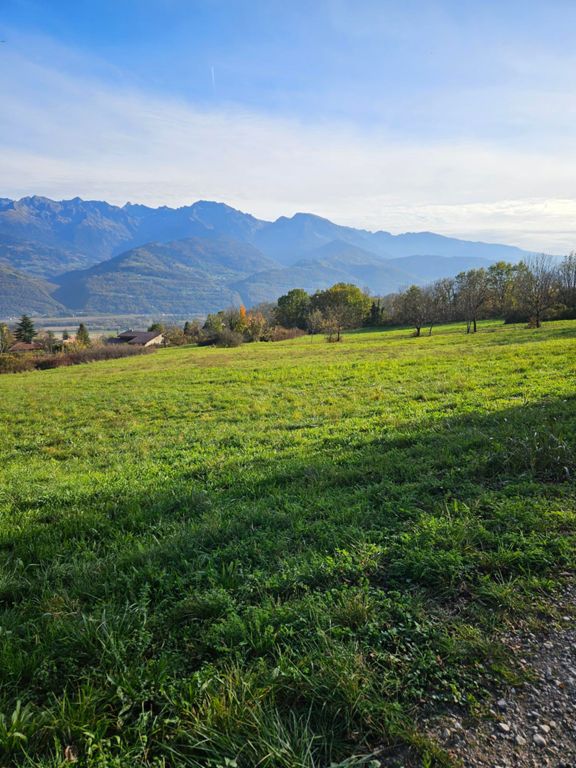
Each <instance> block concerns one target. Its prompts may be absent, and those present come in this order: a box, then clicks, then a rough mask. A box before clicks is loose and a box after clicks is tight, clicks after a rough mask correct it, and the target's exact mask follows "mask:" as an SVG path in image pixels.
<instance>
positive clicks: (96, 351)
mask: <svg viewBox="0 0 576 768" xmlns="http://www.w3.org/2000/svg"><path fill="white" fill-rule="evenodd" d="M154 351H155V349H154V347H131V346H129V345H128V344H117V345H115V346H111V345H110V346H105V345H103V346H98V347H89V348H84V349H75V350H74V351H70V352H57V353H56V354H53V355H41V356H37V355H0V373H21V372H22V371H32V370H34V369H37V370H40V371H43V370H48V369H50V368H61V367H63V366H67V365H80V364H81V363H92V362H96V361H98V360H116V359H118V358H121V357H133V356H134V355H145V354H148V353H150V352H154Z"/></svg>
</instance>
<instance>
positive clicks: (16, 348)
mask: <svg viewBox="0 0 576 768" xmlns="http://www.w3.org/2000/svg"><path fill="white" fill-rule="evenodd" d="M37 349H44V347H43V346H42V344H38V343H37V342H35V341H30V342H28V341H17V342H16V344H12V346H11V347H10V349H9V350H8V352H33V351H34V350H37Z"/></svg>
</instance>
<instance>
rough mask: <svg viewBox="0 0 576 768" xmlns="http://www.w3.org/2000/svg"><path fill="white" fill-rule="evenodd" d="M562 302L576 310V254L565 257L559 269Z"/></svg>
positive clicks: (573, 252)
mask: <svg viewBox="0 0 576 768" xmlns="http://www.w3.org/2000/svg"><path fill="white" fill-rule="evenodd" d="M558 288H559V292H560V294H559V298H560V301H561V302H562V303H563V304H565V305H566V306H567V307H569V308H570V309H576V252H575V251H572V252H571V253H569V254H568V256H565V257H564V258H563V259H562V261H561V263H560V266H559V267H558Z"/></svg>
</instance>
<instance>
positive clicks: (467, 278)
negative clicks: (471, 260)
mask: <svg viewBox="0 0 576 768" xmlns="http://www.w3.org/2000/svg"><path fill="white" fill-rule="evenodd" d="M488 292H489V291H488V276H487V274H486V270H485V269H469V270H468V272H460V274H459V275H456V295H457V304H458V308H459V310H460V312H461V313H462V316H463V317H464V320H465V321H466V333H470V331H471V330H472V331H473V332H474V333H476V330H477V321H478V319H479V317H480V310H481V309H482V307H483V306H484V304H485V302H486V300H487V299H488Z"/></svg>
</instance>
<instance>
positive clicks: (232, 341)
mask: <svg viewBox="0 0 576 768" xmlns="http://www.w3.org/2000/svg"><path fill="white" fill-rule="evenodd" d="M243 341H244V337H243V336H242V334H241V333H238V332H237V331H231V330H230V329H229V328H223V329H222V330H221V331H220V333H219V334H218V336H217V337H216V346H218V347H239V346H240V344H242V343H243Z"/></svg>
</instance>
